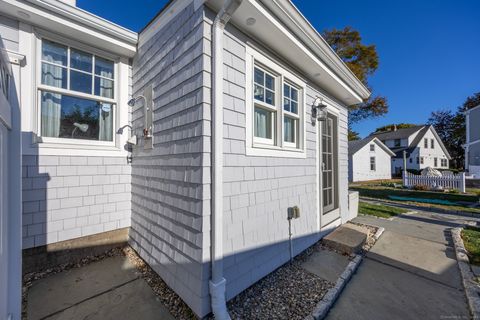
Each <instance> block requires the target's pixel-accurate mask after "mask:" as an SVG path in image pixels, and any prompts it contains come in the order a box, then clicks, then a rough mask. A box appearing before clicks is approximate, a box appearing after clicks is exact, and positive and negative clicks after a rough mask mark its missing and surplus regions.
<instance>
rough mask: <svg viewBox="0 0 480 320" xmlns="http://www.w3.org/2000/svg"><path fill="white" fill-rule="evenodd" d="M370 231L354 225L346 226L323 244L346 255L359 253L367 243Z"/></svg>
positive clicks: (326, 238)
mask: <svg viewBox="0 0 480 320" xmlns="http://www.w3.org/2000/svg"><path fill="white" fill-rule="evenodd" d="M367 236H368V229H366V228H362V227H360V226H357V225H353V224H345V225H342V226H340V227H338V228H337V229H336V230H335V231H333V232H331V233H330V234H328V235H327V236H326V237H324V238H323V243H324V244H325V245H326V246H328V247H330V248H332V249H334V250H337V251H340V252H342V253H346V254H354V253H358V252H359V251H360V250H361V249H362V246H363V245H364V244H365V241H367Z"/></svg>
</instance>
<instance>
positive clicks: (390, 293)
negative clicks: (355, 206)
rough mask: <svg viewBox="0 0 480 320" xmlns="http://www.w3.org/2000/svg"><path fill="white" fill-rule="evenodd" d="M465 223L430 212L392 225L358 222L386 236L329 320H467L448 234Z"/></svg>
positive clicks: (368, 219) (362, 218)
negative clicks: (381, 229)
mask: <svg viewBox="0 0 480 320" xmlns="http://www.w3.org/2000/svg"><path fill="white" fill-rule="evenodd" d="M465 219H466V218H465V217H458V216H453V215H446V214H436V213H432V212H428V213H427V212H418V213H415V214H411V215H404V216H399V217H396V218H394V219H393V220H392V221H390V220H385V219H377V218H373V217H368V216H359V217H357V218H356V219H355V220H354V221H356V222H359V223H365V224H371V225H376V226H381V227H384V228H385V232H384V234H383V235H382V237H381V238H380V239H379V240H378V242H377V243H376V244H375V245H374V247H373V248H372V249H371V250H370V252H369V253H368V254H367V256H366V257H365V259H364V261H363V262H362V264H361V265H360V267H359V269H358V271H357V273H356V274H355V275H354V276H353V278H352V280H351V281H350V282H349V283H348V284H347V286H346V288H345V290H344V291H343V292H342V294H341V295H340V298H339V299H338V300H337V302H336V303H335V305H334V307H333V308H332V309H331V310H330V313H329V314H328V316H327V319H330V320H333V319H359V320H361V319H365V320H367V319H368V320H375V319H402V320H404V319H469V318H470V315H469V311H468V307H467V303H466V298H465V294H464V292H463V287H462V284H461V282H460V274H459V271H458V267H457V264H456V260H455V255H454V251H453V244H452V242H451V239H450V235H449V232H448V230H449V229H450V228H452V227H456V226H459V225H462V224H464V223H465V222H466V221H465ZM469 220H478V219H476V218H472V219H469Z"/></svg>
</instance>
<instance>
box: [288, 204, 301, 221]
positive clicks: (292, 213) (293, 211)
mask: <svg viewBox="0 0 480 320" xmlns="http://www.w3.org/2000/svg"><path fill="white" fill-rule="evenodd" d="M298 218H300V208H299V207H297V206H293V207H290V208H288V220H291V219H298Z"/></svg>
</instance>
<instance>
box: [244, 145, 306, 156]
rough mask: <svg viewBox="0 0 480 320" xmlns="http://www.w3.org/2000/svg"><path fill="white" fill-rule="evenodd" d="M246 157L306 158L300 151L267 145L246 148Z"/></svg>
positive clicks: (302, 151) (303, 152)
mask: <svg viewBox="0 0 480 320" xmlns="http://www.w3.org/2000/svg"><path fill="white" fill-rule="evenodd" d="M246 155H247V156H259V157H277V158H300V159H305V158H307V153H306V151H305V150H302V149H289V148H279V147H275V146H268V145H256V144H254V145H253V146H247V147H246Z"/></svg>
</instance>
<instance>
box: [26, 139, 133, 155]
mask: <svg viewBox="0 0 480 320" xmlns="http://www.w3.org/2000/svg"><path fill="white" fill-rule="evenodd" d="M23 154H24V155H59V156H87V157H88V156H92V157H123V156H127V155H128V152H127V151H126V150H124V149H123V148H120V147H116V146H115V145H94V144H75V143H68V141H65V142H63V141H62V142H33V143H28V142H27V143H24V146H23Z"/></svg>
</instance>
